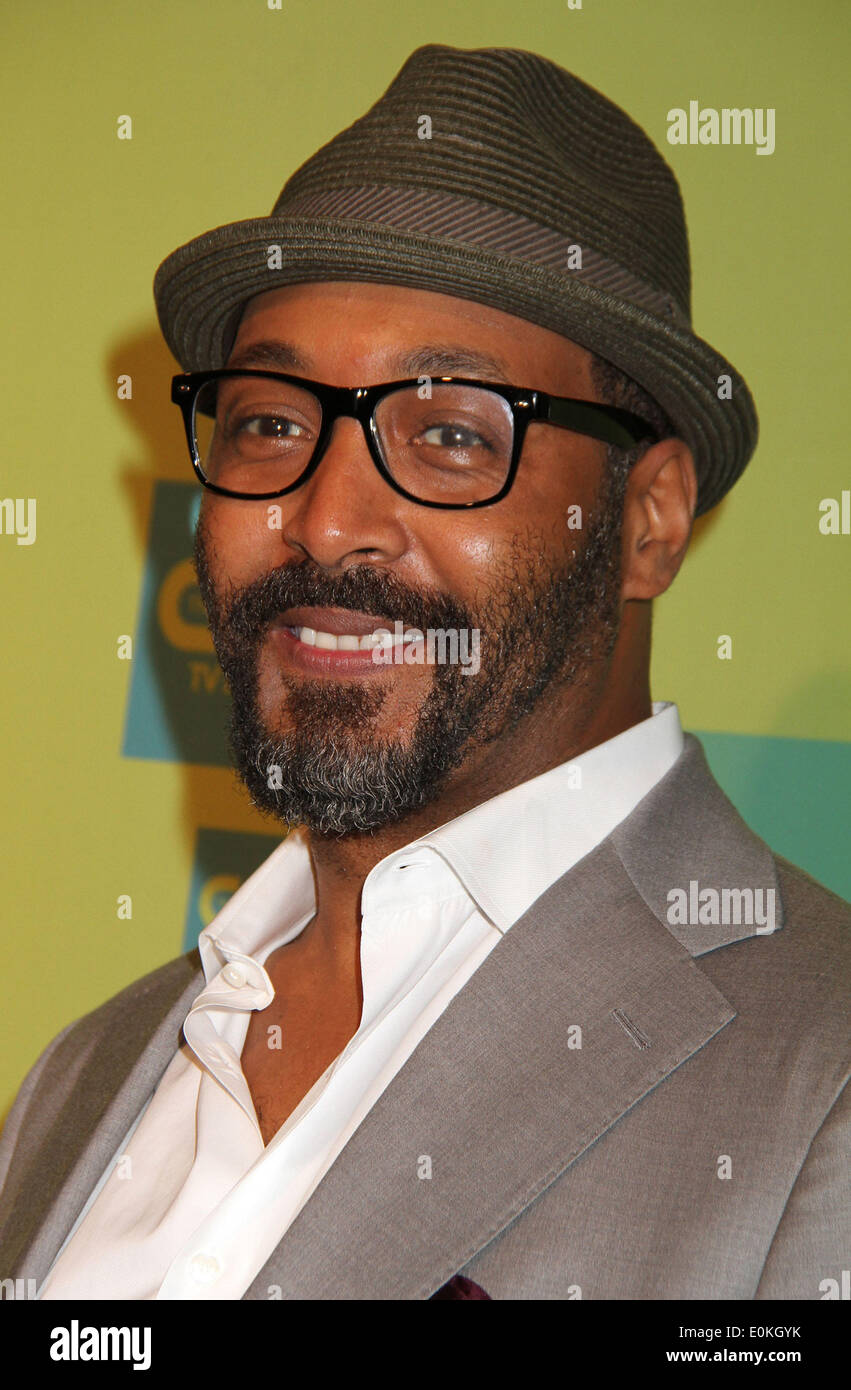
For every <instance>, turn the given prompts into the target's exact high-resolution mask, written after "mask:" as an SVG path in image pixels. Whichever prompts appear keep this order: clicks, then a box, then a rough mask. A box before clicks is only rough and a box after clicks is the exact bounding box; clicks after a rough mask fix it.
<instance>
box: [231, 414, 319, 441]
mask: <svg viewBox="0 0 851 1390" xmlns="http://www.w3.org/2000/svg"><path fill="white" fill-rule="evenodd" d="M240 432H242V433H243V434H256V435H262V436H264V438H266V439H297V438H298V437H299V436H300V435H303V434H305V433H306V432H307V431H306V430H305V428H304V426H303V425H299V424H298V423H297V422H296V421H295V420H288V419H286V418H285V417H284V416H282V415H250V416H246V417H245V418H244V419H242V420H236V421H234V433H235V434H237V433H240Z"/></svg>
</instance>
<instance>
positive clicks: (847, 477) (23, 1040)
mask: <svg viewBox="0 0 851 1390" xmlns="http://www.w3.org/2000/svg"><path fill="white" fill-rule="evenodd" d="M846 19H847V14H846V12H845V6H844V4H842V3H840V0H836V3H833V2H832V0H815V3H812V0H811V2H810V3H808V4H806V5H803V4H799V3H795V2H794V0H750V3H747V0H745V3H743V2H742V0H715V3H714V4H712V5H703V4H697V3H688V2H686V0H643V3H637V0H583V3H582V4H581V5H578V4H577V3H576V0H573V3H572V4H570V3H566V0H548V3H539V2H538V0H522V3H521V0H513V3H511V0H487V3H483V0H467V3H466V4H465V5H463V6H462V5H458V4H457V3H456V0H430V3H429V4H427V5H407V6H401V5H399V4H398V3H396V0H366V3H360V4H357V5H353V4H351V3H342V2H341V0H283V4H282V7H281V8H280V9H278V8H275V7H274V0H273V4H272V6H270V4H269V3H267V0H203V3H202V2H201V0H196V2H195V3H189V0H146V3H145V4H144V5H115V4H113V3H107V0H86V3H79V0H70V2H69V0H61V2H60V0H43V3H41V4H39V5H37V6H31V5H28V4H25V3H23V0H17V3H14V4H7V5H5V6H4V7H3V13H2V18H0V51H2V53H3V55H4V56H3V59H2V64H3V70H2V83H0V91H1V92H2V95H0V101H2V107H3V111H2V115H3V130H4V140H3V153H2V161H3V162H2V188H3V191H4V194H5V198H4V202H5V210H4V215H3V220H2V224H0V234H1V235H2V264H3V269H4V272H5V275H4V281H5V287H4V306H5V318H4V331H3V334H2V354H3V356H2V364H3V386H4V390H3V399H4V403H3V414H2V420H3V450H2V473H0V497H2V498H4V499H5V498H9V499H16V498H18V499H29V498H34V499H36V503H37V509H36V518H37V527H36V534H35V539H34V541H33V542H32V543H31V544H18V538H17V537H16V536H15V535H14V534H8V533H7V532H8V529H9V528H8V524H7V527H6V532H4V534H0V568H2V584H3V596H4V598H3V603H2V607H0V643H2V653H3V663H2V667H3V669H2V677H0V680H2V712H3V741H2V757H3V772H4V796H3V811H2V816H3V820H2V846H3V878H2V898H1V899H0V901H2V914H3V932H4V942H5V949H6V969H5V980H6V1001H5V1006H4V1018H5V1024H4V1046H3V1053H2V1063H1V1064H0V1065H1V1066H2V1075H0V1110H2V1109H3V1108H4V1103H8V1100H9V1099H11V1096H12V1095H13V1093H14V1091H15V1089H16V1088H17V1086H18V1084H19V1082H20V1079H21V1077H22V1076H23V1073H24V1072H25V1070H26V1069H27V1067H28V1066H29V1065H30V1064H31V1063H32V1061H33V1060H34V1059H35V1057H36V1055H37V1054H38V1052H39V1051H40V1050H41V1049H42V1047H43V1046H44V1045H45V1044H46V1043H47V1042H48V1040H49V1039H50V1038H51V1037H52V1036H53V1035H54V1034H55V1033H56V1032H58V1031H59V1029H60V1028H61V1027H62V1026H64V1025H65V1024H66V1023H67V1022H69V1021H70V1020H71V1019H72V1018H75V1017H78V1016H79V1015H81V1014H83V1013H84V1012H86V1011H88V1010H89V1009H91V1008H93V1007H94V1006H96V1005H97V1004H98V1003H100V1002H101V1001H102V1000H103V999H105V998H106V997H107V996H108V995H110V994H112V993H114V992H115V991H116V990H118V989H120V988H121V987H122V986H123V985H125V984H127V983H128V982H129V981H130V980H132V979H134V978H136V977H138V976H139V975H141V974H143V973H145V972H146V971H148V970H150V969H152V968H153V967H154V966H156V965H157V964H159V963H161V962H164V961H165V960H168V959H170V958H171V957H173V956H174V955H176V954H177V953H178V951H179V950H180V949H181V946H182V943H183V942H184V940H189V939H192V938H193V937H194V935H196V934H197V931H198V929H199V927H200V926H201V925H202V924H203V923H204V922H205V921H208V920H209V919H210V916H211V915H212V914H213V913H214V912H215V911H216V910H217V908H218V906H220V905H221V903H222V902H223V901H224V900H225V898H226V896H227V894H228V893H229V892H230V891H232V890H233V888H234V887H235V886H236V884H238V882H239V881H240V879H241V878H242V877H244V876H245V874H246V873H248V872H250V870H251V868H253V867H254V865H255V864H256V863H258V862H260V860H262V859H263V858H265V856H266V855H267V854H268V852H269V850H270V848H271V847H272V845H273V843H274V840H273V839H271V838H270V824H269V822H267V821H264V820H262V819H261V818H260V817H259V816H257V815H256V814H255V813H254V812H253V811H252V810H251V808H250V806H249V804H248V802H247V799H246V798H245V797H244V795H243V794H242V793H241V791H240V790H239V788H238V786H237V784H236V783H235V781H234V779H233V777H232V775H231V774H230V773H229V771H228V770H227V768H226V767H225V766H224V765H223V756H222V747H223V744H222V738H221V712H222V703H221V702H222V692H221V688H220V683H218V681H217V675H216V667H215V663H214V661H213V658H212V656H211V652H210V646H209V640H208V638H207V635H206V633H205V630H204V627H203V615H202V613H201V611H200V605H199V602H198V595H197V591H196V590H195V589H194V586H193V583H192V578H191V573H190V571H189V570H188V568H187V565H188V557H189V554H190V548H191V526H192V520H193V514H194V513H193V508H194V506H195V505H196V500H195V499H196V493H195V491H194V485H193V484H192V482H191V479H190V477H189V476H188V475H187V470H186V463H185V459H184V445H183V440H182V437H181V433H180V428H179V421H178V417H177V412H176V410H175V409H174V407H173V406H172V405H171V404H170V403H169V394H168V387H169V379H170V376H171V374H172V372H173V371H174V370H176V366H175V364H174V363H173V362H172V360H171V358H170V356H169V354H168V352H167V350H166V348H165V346H164V345H163V343H162V342H161V340H160V338H159V335H158V331H157V328H156V320H155V316H154V311H153V302H152V296H151V281H152V278H153V274H154V271H155V269H156V267H157V265H158V264H159V262H160V261H161V260H162V259H163V257H164V256H165V255H166V254H168V253H169V252H170V251H171V250H172V249H174V248H175V247H176V246H177V245H179V244H181V243H182V242H184V241H186V240H188V239H189V238H190V237H192V236H194V235H196V234H197V233H199V232H201V231H204V230H207V229H208V228H210V227H213V226H216V225H218V224H219V223H222V222H227V221H232V220H236V219H238V218H241V217H249V216H255V215H261V214H264V213H266V212H268V211H269V210H270V208H271V206H272V203H273V202H274V200H275V198H276V196H277V193H278V191H279V189H280V186H281V185H282V184H283V182H284V180H285V177H286V176H287V175H288V174H289V173H290V172H291V171H292V170H293V169H294V168H295V167H296V166H297V165H298V164H299V163H300V162H301V161H302V160H303V159H305V158H306V157H307V156H308V155H309V154H310V153H311V152H312V151H313V150H314V149H315V148H316V147H317V146H318V145H319V144H320V143H322V142H323V141H324V140H326V139H328V138H329V137H330V136H331V135H332V134H334V133H335V132H336V131H337V130H339V129H340V128H342V127H343V126H344V125H346V124H348V123H349V122H350V121H352V120H353V119H355V118H356V117H357V116H359V115H360V114H361V113H362V112H363V111H364V110H365V109H366V108H367V106H368V105H369V104H370V103H371V102H372V101H373V100H374V99H375V97H376V96H377V95H378V94H379V93H380V92H381V91H382V90H383V89H384V88H385V87H386V85H387V84H388V82H389V81H390V80H391V78H392V77H393V76H394V74H395V73H396V71H397V70H398V68H399V66H400V65H401V63H402V62H403V61H404V59H405V58H406V57H407V56H408V54H409V53H410V52H411V50H412V49H413V48H415V47H417V46H418V45H419V44H422V43H429V42H443V43H451V44H455V45H458V46H461V47H479V46H485V45H500V46H509V47H526V48H530V49H533V50H535V51H537V52H539V53H542V54H545V55H546V56H548V57H550V58H552V59H554V60H555V61H557V62H559V63H561V64H562V65H564V66H565V67H568V68H570V69H571V70H573V71H575V72H576V73H578V74H579V75H580V76H581V77H583V78H584V79H585V80H586V81H589V82H591V83H592V84H593V85H595V86H597V87H599V88H600V89H601V90H602V91H604V92H605V93H606V94H607V95H609V96H610V97H612V98H613V99H614V100H616V101H617V102H619V104H621V105H622V106H624V107H625V108H626V109H627V110H628V111H629V112H630V113H631V114H632V115H633V116H634V117H635V118H636V119H637V120H638V121H639V122H640V123H641V124H642V125H643V126H644V128H645V129H646V130H647V131H648V133H649V134H650V135H651V137H652V138H653V139H654V140H655V141H656V143H657V145H659V146H660V147H661V148H662V149H663V151H664V152H665V153H666V155H667V156H668V158H669V160H670V161H671V163H672V164H673V167H674V169H675V171H676V173H677V175H678V177H679V179H680V182H681V185H682V189H683V193H684V196H685V200H686V209H687V213H688V219H689V227H690V232H691V240H692V257H693V274H694V318H695V326H696V328H697V330H698V332H699V333H701V335H702V336H704V337H706V338H708V340H709V341H710V342H712V343H713V344H715V345H716V346H717V347H718V348H719V350H721V351H722V352H724V353H725V354H727V355H728V356H729V357H730V359H731V360H732V361H733V362H734V363H735V364H736V365H737V366H738V367H739V368H740V369H741V370H742V371H743V373H744V375H745V376H746V378H747V379H748V381H749V383H750V385H751V387H752V389H753V391H754V394H755V397H756V400H757V404H758V407H759V411H760V416H761V421H762V435H761V442H760V445H759V450H758V453H757V455H756V458H755V460H754V462H753V463H752V464H751V466H750V468H749V470H748V471H747V473H746V474H745V476H744V478H743V479H742V480H741V482H740V483H739V484H738V485H737V486H736V488H735V489H734V490H733V492H732V493H731V494H730V495H729V496H728V498H727V499H726V500H725V501H724V502H723V503H722V504H721V506H719V507H718V508H717V509H716V510H715V511H714V512H712V513H710V515H709V516H708V517H706V518H705V519H703V520H702V521H701V522H700V523H698V525H697V527H696V531H695V537H694V541H693V544H692V548H691V550H690V553H689V556H688V557H687V560H686V563H685V566H684V569H683V570H682V572H681V574H680V576H679V577H678V579H677V581H676V583H675V585H674V586H673V588H672V589H671V590H670V592H669V593H668V594H667V595H665V596H664V598H663V599H661V600H660V601H659V602H658V603H657V605H656V610H657V611H656V621H655V639H654V661H653V690H654V695H655V697H656V698H659V699H673V700H676V701H677V702H678V704H679V706H680V711H681V715H682V719H683V723H684V725H685V726H686V727H687V728H690V729H692V730H694V731H695V732H697V733H699V734H701V735H702V736H705V746H706V749H707V752H708V755H709V758H710V761H711V762H712V764H713V767H714V768H715V770H716V774H717V775H718V776H719V778H720V780H721V782H722V784H723V785H724V786H725V787H726V789H727V790H728V793H729V794H730V795H731V796H732V798H733V800H734V801H735V802H736V804H737V805H738V806H739V808H740V810H741V811H742V813H743V814H744V815H745V817H746V818H747V819H748V820H749V821H750V822H751V823H752V824H753V826H754V827H755V828H756V829H757V830H758V832H759V833H761V834H762V835H763V836H764V837H765V838H766V839H767V840H768V841H769V842H770V843H771V844H772V846H773V847H774V848H775V849H776V850H778V851H780V852H782V853H783V854H785V855H787V856H788V857H790V858H792V859H793V860H796V861H797V862H799V863H800V864H802V865H803V866H804V867H805V868H807V869H808V870H809V871H810V872H811V873H812V874H814V875H815V876H816V877H818V878H820V879H822V880H823V881H824V882H825V883H827V884H828V885H829V886H831V887H833V888H834V889H835V890H836V891H838V892H841V893H843V894H844V895H846V896H848V895H849V894H851V871H849V859H850V858H851V856H849V855H848V840H847V829H846V827H847V824H848V821H849V810H851V807H849V793H848V787H849V765H850V764H851V751H849V750H850V749H851V743H850V742H849V715H848V708H849V686H851V661H849V653H848V644H847V619H848V607H847V592H848V578H849V563H848V561H849V555H851V537H850V536H849V535H848V534H847V532H846V533H845V534H824V533H823V531H822V530H820V527H819V522H820V519H821V516H822V512H821V510H820V504H821V503H822V502H823V500H824V499H826V498H834V499H836V500H837V502H841V499H842V493H843V491H846V492H847V490H848V489H849V488H851V467H849V462H848V459H849V451H848V442H847V423H846V421H847V406H846V402H847V398H848V387H847V370H848V353H847V349H846V343H847V335H848V322H849V312H848V309H849V305H848V279H849V276H848V257H847V229H846V227H847V197H848V194H847V189H848V187H849V180H848V170H847V168H844V167H843V162H842V161H843V153H842V152H843V150H844V149H845V148H847V143H846V140H845V133H846V131H847V128H848V123H849V107H848V98H847V89H848V84H847V72H848V67H849V54H848V39H847V29H848V26H847V23H846V22H845V21H846ZM691 100H697V101H699V102H700V103H701V105H706V106H713V107H715V108H721V107H724V106H730V107H751V108H772V109H774V111H775V113H776V117H775V120H776V126H775V140H776V147H775V150H774V152H773V153H772V154H770V155H763V156H759V155H757V153H756V150H755V149H754V148H753V147H748V146H738V147H735V146H726V147H725V146H717V147H713V146H701V145H697V146H670V145H668V144H667V142H666V131H667V124H668V123H667V113H668V111H669V109H671V108H673V107H687V106H688V103H689V101H691ZM125 115H130V116H131V117H132V122H133V125H132V131H133V135H132V140H121V139H119V138H118V134H117V132H118V122H119V118H120V117H121V116H125ZM123 375H129V376H130V377H131V378H132V398H131V399H119V393H118V388H117V379H118V377H119V376H123ZM721 634H727V635H730V636H731V637H732V659H730V660H719V659H718V656H717V640H718V637H719V636H720V635H721ZM124 635H132V636H133V637H134V638H135V642H136V649H135V655H134V659H133V660H132V661H127V660H122V659H120V658H119V654H118V653H119V639H120V638H121V637H122V636H124ZM122 895H130V897H131V899H132V918H127V917H126V916H125V917H122V916H120V915H119V907H118V903H119V899H120V898H121V896H122Z"/></svg>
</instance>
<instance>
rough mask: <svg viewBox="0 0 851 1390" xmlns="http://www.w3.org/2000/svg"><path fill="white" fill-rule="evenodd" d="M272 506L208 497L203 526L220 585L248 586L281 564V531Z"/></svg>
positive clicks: (200, 524)
mask: <svg viewBox="0 0 851 1390" xmlns="http://www.w3.org/2000/svg"><path fill="white" fill-rule="evenodd" d="M270 506H271V504H270V503H268V502H262V503H261V502H244V501H241V500H237V499H235V498H234V499H233V500H231V499H228V498H227V497H216V496H215V494H213V493H208V494H206V496H205V498H204V502H203V504H202V507H201V514H200V518H199V526H200V527H201V529H202V531H203V534H204V537H205V539H206V543H207V550H208V557H209V560H210V563H211V564H212V565H213V567H214V571H215V574H216V576H217V580H218V582H219V583H221V582H222V580H223V579H227V580H229V581H231V582H233V583H234V584H235V585H237V586H241V585H244V584H246V583H248V582H250V581H251V580H252V579H256V578H257V576H258V575H259V574H261V573H263V571H264V570H266V569H269V568H271V567H272V565H273V564H276V563H277V564H280V563H281V561H280V558H277V559H276V558H275V557H276V556H277V557H280V550H281V531H280V527H279V526H277V527H276V526H275V524H274V521H275V516H276V515H277V514H276V513H274V508H272V511H271V512H270V510H269V509H270Z"/></svg>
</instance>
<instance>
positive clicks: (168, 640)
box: [122, 482, 230, 767]
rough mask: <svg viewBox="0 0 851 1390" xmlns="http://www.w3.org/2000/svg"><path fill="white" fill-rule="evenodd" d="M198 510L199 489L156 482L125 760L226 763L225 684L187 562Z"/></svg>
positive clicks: (190, 566)
mask: <svg viewBox="0 0 851 1390" xmlns="http://www.w3.org/2000/svg"><path fill="white" fill-rule="evenodd" d="M200 505H201V493H200V489H198V488H197V487H196V486H195V485H194V484H192V483H172V482H158V483H156V484H155V487H154V499H153V507H152V512H151V526H150V533H149V536H148V557H147V562H146V565H145V578H144V582H143V586H142V603H141V611H140V614H139V622H138V625H137V630H136V639H135V642H134V644H133V670H132V677H131V681H130V699H129V701H128V707H127V719H126V723H125V728H124V744H123V747H122V753H123V755H124V757H126V758H155V759H158V760H160V761H163V762H172V763H181V762H182V763H206V764H209V765H211V766H214V767H227V766H229V765H230V757H229V755H228V746H227V727H228V720H229V714H230V703H229V699H228V693H227V685H226V684H225V680H224V677H223V675H222V672H221V669H220V667H219V664H218V662H217V661H216V657H215V653H214V651H213V641H212V638H211V637H210V633H209V629H208V627H207V621H206V615H205V613H204V607H203V604H202V603H201V594H200V592H199V590H198V585H197V583H196V581H195V571H194V568H193V565H192V545H193V539H194V534H195V523H196V521H197V519H198V509H199V507H200Z"/></svg>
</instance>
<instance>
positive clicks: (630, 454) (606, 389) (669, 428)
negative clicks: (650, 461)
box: [591, 352, 677, 488]
mask: <svg viewBox="0 0 851 1390" xmlns="http://www.w3.org/2000/svg"><path fill="white" fill-rule="evenodd" d="M591 380H592V382H593V384H594V389H595V391H596V392H597V394H598V395H599V396H600V397H601V399H602V402H603V404H604V405H616V406H620V408H621V409H622V410H631V411H632V412H633V413H634V414H635V415H640V416H641V418H642V419H643V420H646V421H647V423H648V424H649V425H652V426H653V428H654V430H655V431H656V433H657V436H658V438H659V439H670V438H671V437H672V436H673V437H675V436H676V435H677V429H676V426H675V425H673V424H672V423H671V421H670V419H669V418H668V416H667V415H666V414H665V412H664V410H663V409H662V407H661V406H660V404H659V402H658V401H657V400H654V398H653V397H652V396H651V395H649V393H648V392H647V391H645V390H644V387H643V386H639V384H638V382H637V381H633V379H632V377H631V376H627V374H626V372H622V371H621V369H620V368H619V367H616V366H615V365H614V363H613V362H609V361H608V360H607V359H606V358H605V357H598V356H597V354H596V353H595V352H592V353H591ZM651 442H652V441H651V440H649V439H647V440H644V441H643V442H641V443H640V444H636V445H634V446H633V448H631V449H618V448H617V447H616V446H615V445H614V444H609V445H607V446H606V453H607V463H608V466H609V469H610V470H611V472H612V473H614V475H615V480H616V482H617V484H618V486H619V488H623V487H625V486H626V477H627V474H628V473H629V470H630V468H632V466H633V464H635V463H637V462H638V460H639V459H640V458H641V457H642V456H643V455H644V454H645V453H646V452H647V450H648V449H649V448H650V445H651Z"/></svg>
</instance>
